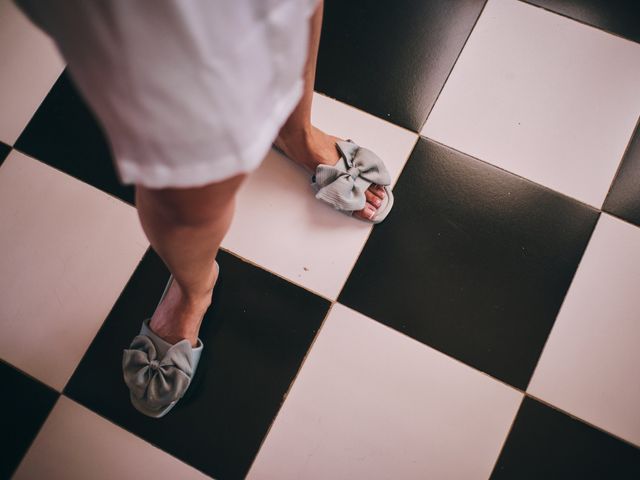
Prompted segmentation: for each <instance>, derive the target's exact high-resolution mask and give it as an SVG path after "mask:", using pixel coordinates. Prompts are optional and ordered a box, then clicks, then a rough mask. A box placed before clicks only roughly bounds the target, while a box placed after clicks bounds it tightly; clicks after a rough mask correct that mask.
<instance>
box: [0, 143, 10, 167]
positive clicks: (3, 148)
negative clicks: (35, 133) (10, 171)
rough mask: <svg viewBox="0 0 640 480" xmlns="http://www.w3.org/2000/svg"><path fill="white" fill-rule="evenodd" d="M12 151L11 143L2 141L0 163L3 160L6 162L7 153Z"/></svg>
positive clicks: (0, 163) (0, 144)
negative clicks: (7, 143)
mask: <svg viewBox="0 0 640 480" xmlns="http://www.w3.org/2000/svg"><path fill="white" fill-rule="evenodd" d="M10 151H11V147H10V146H9V145H6V144H4V143H2V142H0V165H2V162H4V159H5V158H7V155H9V152H10Z"/></svg>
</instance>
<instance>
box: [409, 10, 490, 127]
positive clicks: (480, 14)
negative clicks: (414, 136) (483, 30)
mask: <svg viewBox="0 0 640 480" xmlns="http://www.w3.org/2000/svg"><path fill="white" fill-rule="evenodd" d="M487 2H488V0H485V2H484V5H482V9H481V10H480V13H479V14H478V16H477V17H476V21H475V22H473V26H472V27H471V30H470V31H469V35H467V38H466V39H465V41H464V43H463V44H462V48H461V49H460V51H459V52H458V56H457V57H456V59H455V61H454V62H453V65H451V69H450V70H449V73H448V74H447V78H445V80H444V82H443V83H442V86H441V87H440V91H439V92H438V95H436V98H435V99H434V100H433V103H432V104H431V108H429V111H428V112H427V116H426V117H425V119H424V121H423V122H422V125H421V126H420V128H419V129H418V135H420V134H421V132H422V130H424V127H425V125H426V124H427V120H429V116H430V115H431V112H432V111H433V109H434V108H435V106H436V104H437V103H438V100H439V99H440V95H442V92H443V91H444V88H445V86H446V85H447V82H448V81H449V77H451V73H453V70H454V69H455V68H456V65H457V64H458V60H460V56H461V55H462V52H464V49H465V48H466V46H467V43H469V39H470V38H471V35H472V34H473V32H474V30H475V29H476V26H477V25H478V22H479V21H480V18H481V17H482V14H483V13H484V10H485V8H486V7H487Z"/></svg>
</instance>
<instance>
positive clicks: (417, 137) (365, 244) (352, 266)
mask: <svg viewBox="0 0 640 480" xmlns="http://www.w3.org/2000/svg"><path fill="white" fill-rule="evenodd" d="M419 140H420V135H416V139H415V141H414V142H413V146H412V147H411V151H410V152H409V155H407V158H406V159H405V160H404V162H403V163H402V166H401V167H400V170H399V171H398V176H397V177H396V179H395V182H393V184H392V185H391V187H392V188H395V186H396V184H397V183H398V180H400V176H401V175H402V172H403V171H404V169H405V167H406V166H407V163H408V162H409V159H410V158H411V155H412V154H413V151H414V150H415V148H416V145H417V144H418V141H419ZM389 214H391V212H389ZM374 228H375V225H371V226H370V227H369V232H368V233H367V235H366V237H365V239H364V242H363V243H362V246H361V247H360V250H358V254H357V255H356V256H355V257H354V260H353V262H352V263H351V267H350V268H349V271H348V274H347V276H346V277H345V278H344V280H343V281H342V284H341V285H340V289H339V290H338V295H336V299H338V298H340V294H341V293H342V291H343V290H344V287H345V285H346V284H347V281H348V280H349V278H350V277H351V274H352V273H353V269H354V268H355V266H356V264H357V263H358V260H360V257H361V256H362V252H363V251H364V249H365V247H366V246H367V243H368V242H369V238H370V237H371V235H372V233H373V229H374Z"/></svg>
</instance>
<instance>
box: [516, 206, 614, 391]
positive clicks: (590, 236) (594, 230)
mask: <svg viewBox="0 0 640 480" xmlns="http://www.w3.org/2000/svg"><path fill="white" fill-rule="evenodd" d="M601 215H602V213H598V218H596V222H595V223H594V225H593V229H592V230H591V233H590V234H589V238H588V240H587V243H586V245H585V247H584V250H583V251H582V255H580V260H578V265H577V266H576V269H575V271H574V272H573V275H572V276H571V281H570V282H569V286H568V287H567V291H566V292H565V293H564V296H563V297H562V303H561V304H560V308H559V309H558V313H556V316H555V318H554V319H553V324H552V325H551V328H550V329H549V333H548V334H547V338H546V339H545V340H544V343H543V344H542V349H540V354H539V355H538V359H537V360H536V364H535V365H534V367H533V370H532V371H531V376H530V377H529V381H528V382H527V386H526V387H525V389H524V391H525V394H526V392H527V390H528V389H529V386H530V385H531V380H533V377H534V375H535V373H536V370H537V369H538V365H540V361H541V360H542V356H543V355H544V353H545V350H546V348H547V345H548V344H549V340H550V339H551V336H552V335H553V331H554V330H555V328H556V326H557V325H558V318H559V317H560V314H561V313H562V309H563V308H564V306H565V303H566V301H567V297H568V296H569V292H571V287H572V286H573V283H574V282H575V280H576V277H577V276H578V272H579V271H580V265H582V262H583V260H584V257H585V255H586V254H587V250H588V249H589V245H590V244H591V241H592V240H593V235H594V234H595V232H596V228H597V227H598V223H599V222H600V217H601Z"/></svg>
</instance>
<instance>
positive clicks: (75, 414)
mask: <svg viewBox="0 0 640 480" xmlns="http://www.w3.org/2000/svg"><path fill="white" fill-rule="evenodd" d="M13 478H14V480H20V479H25V480H26V479H29V480H32V479H35V478H46V479H51V480H54V479H81V478H91V479H94V480H100V479H104V480H112V479H114V478H118V479H123V480H124V479H136V480H142V479H149V480H158V479H162V478H180V479H191V478H193V479H196V478H197V479H204V478H209V477H207V476H206V475H204V474H203V473H201V472H199V471H198V470H196V469H194V468H193V467H190V466H189V465H187V464H185V463H183V462H181V461H180V460H178V459H176V458H175V457H172V456H171V455H169V454H167V453H165V452H163V451H162V450H160V449H158V448H156V447H154V446H153V445H150V444H149V443H147V442H145V441H144V440H142V439H140V438H138V437H136V436H135V435H132V434H131V433H129V432H127V431H126V430H123V429H122V428H120V427H118V426H116V425H114V424H112V423H111V422H109V421H107V420H105V419H104V418H102V417H100V416H98V415H96V414H95V413H93V412H92V411H90V410H88V409H86V408H85V407H83V406H81V405H78V404H77V403H75V402H74V401H72V400H69V399H68V398H66V397H60V399H59V400H58V402H57V403H56V405H55V407H54V408H53V410H52V411H51V414H50V415H49V417H48V418H47V421H46V422H45V423H44V425H43V427H42V430H40V432H39V433H38V436H37V437H36V439H35V440H34V442H33V445H31V448H30V449H29V451H28V452H27V454H26V456H25V458H24V459H23V460H22V463H21V464H20V466H19V467H18V470H17V471H16V474H15V476H14V477H13Z"/></svg>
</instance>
